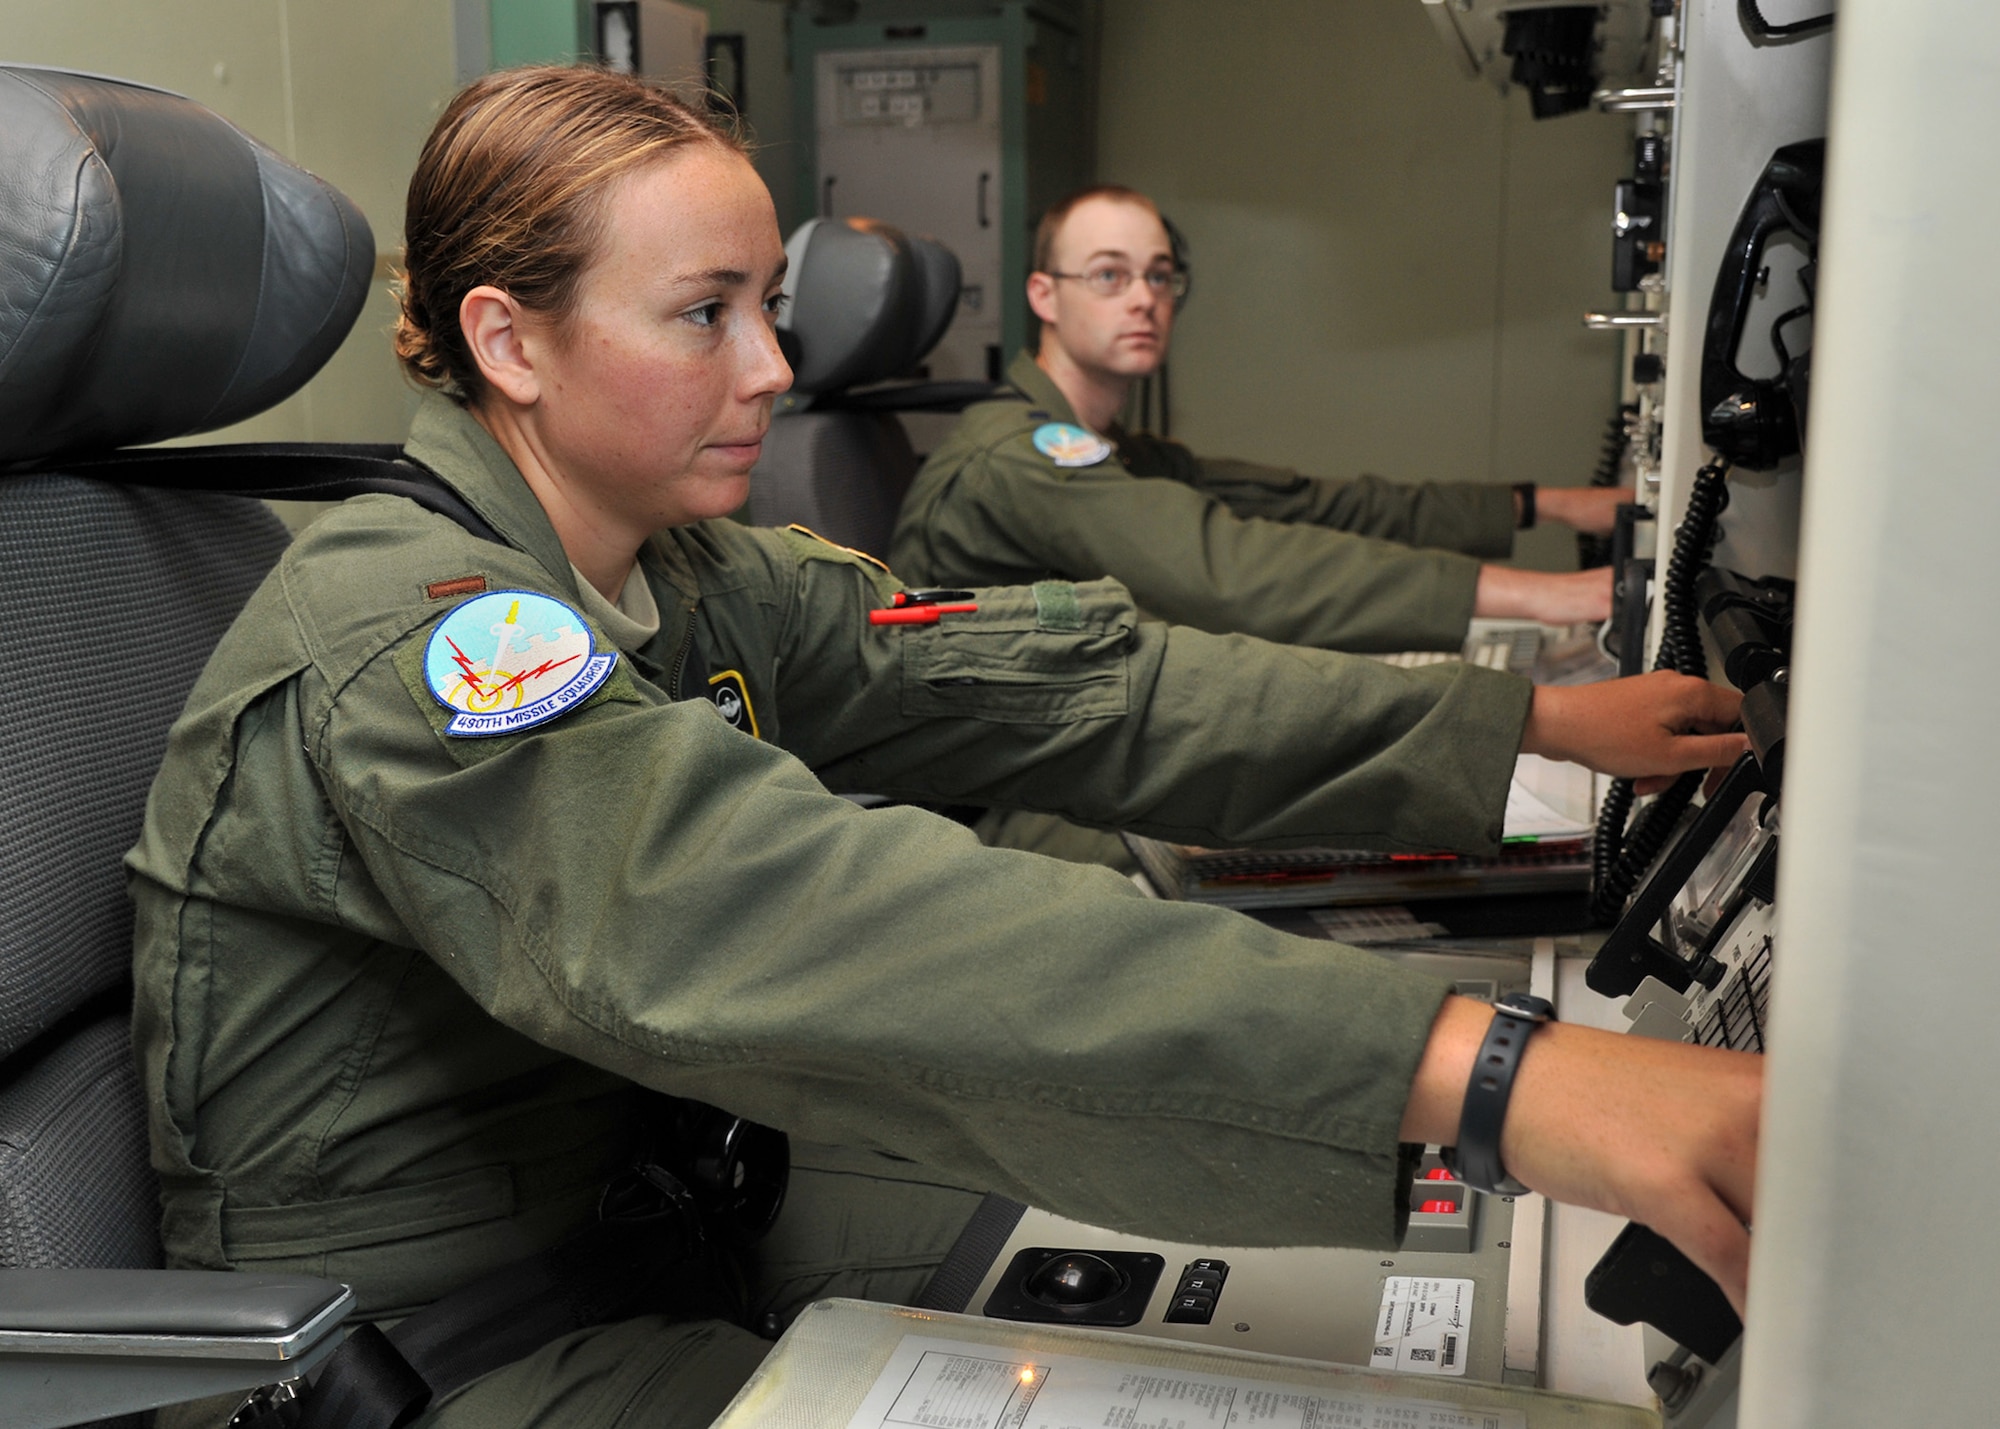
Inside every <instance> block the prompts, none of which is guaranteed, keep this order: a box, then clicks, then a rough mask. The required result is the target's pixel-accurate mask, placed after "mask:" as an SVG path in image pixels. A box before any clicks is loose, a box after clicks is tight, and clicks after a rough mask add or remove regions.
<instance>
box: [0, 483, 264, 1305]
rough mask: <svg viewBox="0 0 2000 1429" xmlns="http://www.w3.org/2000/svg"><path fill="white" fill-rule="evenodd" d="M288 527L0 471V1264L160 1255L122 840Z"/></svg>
mask: <svg viewBox="0 0 2000 1429" xmlns="http://www.w3.org/2000/svg"><path fill="white" fill-rule="evenodd" d="M285 541H286V533H285V529H284V527H283V525H282V524H281V523H280V522H279V521H278V519H277V518H276V517H275V516H273V515H272V514H271V513H270V510H269V508H267V507H265V506H264V505H263V504H262V503H261V502H255V501H245V500H242V499H240V498H235V497H227V496H189V495H180V494H168V493H164V492H154V491H145V490H141V489H137V488H131V489H121V488H118V487H113V486H108V485H105V484H103V483H101V482H96V481H87V480H82V479H79V478H73V477H67V476H57V475H44V476H17V477H10V478H4V479H0V627H4V628H5V629H7V630H8V631H9V632H11V638H10V639H8V640H5V641H0V1056H4V1057H5V1059H6V1060H5V1061H4V1062H0V1267H13V1266H19V1265H42V1266H56V1265H83V1266H106V1267H109V1266H120V1265H134V1264H136V1265H147V1264H154V1263H157V1259H158V1255H159V1250H158V1243H157V1219H158V1215H159V1207H158V1202H157V1198H156V1196H155V1195H154V1193H153V1191H152V1189H151V1185H150V1181H149V1180H147V1179H146V1178H147V1176H148V1173H147V1171H146V1164H147V1162H146V1140H145V1126H144V1121H143V1118H142V1117H141V1115H140V1110H139V1099H138V1085H137V1082H136V1080H135V1077H134V1071H133V1064H132V1052H131V1046H130V1035H129V1031H128V1026H127V1024H128V1015H127V1013H126V1011H125V1000H126V999H125V989H126V986H127V984H128V983H129V980H130V977H131V966H132V907H131V902H130V900H129V899H128V898H127V897H126V894H125V877H124V869H123V867H122V866H121V863H120V860H121V859H122V858H123V857H124V854H125V850H126V849H128V848H130V847H131V846H132V845H133V843H134V842H135V841H136V840H137V839H138V835H139V824H140V819H141V817H142V816H143V814H144V811H145V803H146V791H147V789H148V788H149V787H150V786H151V784H152V782H153V772H154V770H156V769H157V768H158V767H159V763H160V755H161V753H162V751H163V750H164V749H165V747H166V737H167V727H168V726H169V725H170V724H171V723H172V722H173V720H174V718H175V716H176V715H178V714H179V713H180V710H181V706H182V705H183V704H185V703H186V701H187V694H188V690H189V687H190V686H192V685H193V683H194V680H195V676H196V675H198V674H199V673H200V671H201V667H202V665H203V663H204V662H205V661H206V659H207V656H208V652H209V650H211V649H212V648H213V647H214V645H215V642H216V641H217V640H218V639H220V638H221V636H222V633H223V631H224V630H226V629H227V628H228V626H229V623H230V621H232V620H233V619H235V617H236V613H237V611H238V610H240V609H241V608H242V605H243V602H244V601H245V600H247V599H248V598H249V595H250V592H251V591H252V590H254V589H255V588H256V586H257V584H258V582H259V581H261V580H262V579H263V577H264V574H265V572H266V571H268V570H269V569H270V567H271V564H272V563H273V562H274V561H275V560H276V559H277V558H278V555H279V554H280V553H281V552H282V551H283V549H284V546H285ZM71 1033H78V1034H80V1035H79V1036H78V1038H77V1041H76V1042H75V1043H71V1042H68V1041H66V1040H65V1039H66V1038H67V1037H69V1035H70V1034H71ZM135 1215H136V1216H137V1217H138V1220H137V1222H136V1224H135V1223H134V1220H133V1217H134V1216H135ZM134 1256H137V1257H138V1258H137V1259H134V1258H133V1257H134Z"/></svg>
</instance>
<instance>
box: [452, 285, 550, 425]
mask: <svg viewBox="0 0 2000 1429" xmlns="http://www.w3.org/2000/svg"><path fill="white" fill-rule="evenodd" d="M523 317H524V313H523V311H522V308H521V305H520V304H519V303H517V302H515V301H514V299H513V298H512V297H511V296H510V295H508V294H507V293H504V292H502V291H501V290H500V289H498V288H495V287H492V286H491V285H488V284H481V285H480V286H479V287H477V288H474V289H473V290H472V291H471V292H469V293H467V294H466V295H465V298H464V300H463V301H462V302H460V303H459V305H458V327H459V331H460V332H462V333H464V334H465V346H466V349H467V350H468V351H469V352H470V353H471V354H472V360H473V361H474V362H476V363H478V364H479V375H480V376H481V377H483V378H485V379H486V385H487V386H489V387H491V388H492V389H493V390H494V391H496V392H498V393H499V394H500V395H501V396H503V397H505V398H506V399H507V400H508V401H510V402H513V403H514V404H516V405H517V406H522V407H530V406H533V405H534V404H535V402H536V401H538V400H539V399H540V398H541V395H542V384H541V379H540V377H539V376H538V374H537V373H536V372H535V364H534V360H533V359H532V357H531V356H530V355H529V353H528V350H527V344H526V343H525V342H524V341H523V339H524V336H525V334H524V333H523V332H522V320H523Z"/></svg>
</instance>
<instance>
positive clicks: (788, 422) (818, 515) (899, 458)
mask: <svg viewBox="0 0 2000 1429" xmlns="http://www.w3.org/2000/svg"><path fill="white" fill-rule="evenodd" d="M916 479H917V454H916V453H915V452H914V451H912V450H911V448H910V438H909V435H908V434H907V433H906V432H905V431H904V430H903V424H902V422H900V421H898V420H897V418H896V416H895V415H894V414H893V413H890V412H813V411H805V412H795V413H793V414H791V415H789V416H784V417H779V418H777V419H776V420H774V421H773V422H772V423H771V431H770V435H768V436H766V437H765V438H764V451H763V455H761V456H760V457H758V459H757V469H756V470H755V471H753V472H751V474H750V519H751V521H752V522H753V523H755V524H756V525H759V526H791V525H799V526H804V527H807V528H808V529H810V530H812V531H814V532H816V533H817V534H819V535H821V536H824V537H826V538H827V540H829V541H832V542H834V543H835V544H836V545H841V546H852V547H853V548H854V549H855V550H857V551H866V552H867V553H868V554H869V555H871V556H875V557H878V558H880V557H886V556H887V555H888V553H889V536H890V534H891V533H892V532H893V531H894V530H895V529H896V513H897V512H898V511H900V510H901V509H902V505H903V496H904V494H905V493H907V492H908V491H909V489H910V483H911V482H913V481H915V480H916Z"/></svg>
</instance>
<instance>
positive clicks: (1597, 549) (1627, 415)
mask: <svg viewBox="0 0 2000 1429" xmlns="http://www.w3.org/2000/svg"><path fill="white" fill-rule="evenodd" d="M1638 415H1639V408H1638V406H1637V404H1635V403H1631V402H1627V403H1625V404H1624V405H1623V406H1621V407H1620V408H1619V409H1618V410H1617V411H1616V412H1613V413H1612V414H1611V419H1610V420H1609V421H1608V422H1606V423H1605V424H1604V446H1603V449H1602V450H1601V451H1600V452H1599V453H1598V456H1597V469H1596V470H1595V471H1593V472H1591V474H1590V484H1591V485H1592V486H1596V487H1605V486H1616V485H1617V484H1618V473H1619V471H1620V470H1621V469H1622V468H1623V467H1624V465H1625V451H1626V448H1627V447H1629V446H1630V445H1631V442H1632V432H1631V429H1630V428H1629V427H1628V426H1627V425H1626V424H1627V423H1628V422H1629V421H1631V419H1632V418H1634V417H1636V416H1638ZM1610 564H1611V538H1610V537H1609V536H1590V535H1586V534H1584V533H1583V532H1581V531H1579V532H1578V533H1577V536H1576V565H1577V569H1578V570H1584V571H1588V570H1593V569H1595V568H1596V567H1598V566H1608V565H1610Z"/></svg>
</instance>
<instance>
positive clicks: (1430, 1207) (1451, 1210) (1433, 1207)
mask: <svg viewBox="0 0 2000 1429" xmlns="http://www.w3.org/2000/svg"><path fill="white" fill-rule="evenodd" d="M1417 1209H1418V1210H1420V1211H1422V1212H1423V1213H1424V1214H1425V1215H1427V1216H1453V1215H1457V1214H1458V1202H1456V1201H1425V1202H1424V1203H1423V1204H1422V1205H1421V1206H1418V1207H1417Z"/></svg>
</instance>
